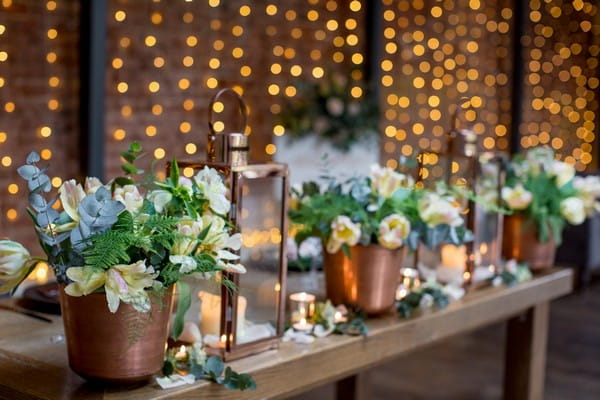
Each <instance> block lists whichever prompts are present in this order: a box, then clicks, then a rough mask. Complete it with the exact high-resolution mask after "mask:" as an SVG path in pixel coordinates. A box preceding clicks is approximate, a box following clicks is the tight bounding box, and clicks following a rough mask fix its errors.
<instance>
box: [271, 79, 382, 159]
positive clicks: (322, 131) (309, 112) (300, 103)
mask: <svg viewBox="0 0 600 400" xmlns="http://www.w3.org/2000/svg"><path fill="white" fill-rule="evenodd" d="M351 86H352V88H354V87H356V88H358V89H359V90H360V91H361V92H362V93H363V95H362V96H360V97H359V98H356V97H354V96H353V95H352V88H351ZM361 86H364V85H361V83H360V82H355V81H352V82H349V81H348V79H347V77H346V76H342V75H336V74H331V75H329V76H328V77H326V78H324V79H321V80H320V81H319V82H317V83H308V82H306V83H304V84H300V85H299V86H298V95H297V96H295V97H294V99H292V100H290V101H289V102H288V103H287V105H286V107H284V108H283V110H282V112H281V114H280V115H279V118H278V121H277V123H278V124H281V125H283V126H284V128H285V129H286V131H287V132H288V133H289V134H290V136H291V137H292V138H302V137H305V136H307V135H309V134H316V135H317V136H319V137H320V138H322V139H326V140H329V141H331V142H332V144H333V146H334V147H336V148H338V149H340V150H342V151H348V150H349V149H350V148H351V147H352V146H353V145H354V144H355V143H357V142H359V141H360V140H362V139H365V138H367V137H370V136H373V135H376V134H377V132H378V131H379V128H378V125H379V108H378V105H377V102H376V101H374V100H373V99H371V98H369V96H367V95H366V90H365V88H364V87H361ZM354 90H356V89H354Z"/></svg>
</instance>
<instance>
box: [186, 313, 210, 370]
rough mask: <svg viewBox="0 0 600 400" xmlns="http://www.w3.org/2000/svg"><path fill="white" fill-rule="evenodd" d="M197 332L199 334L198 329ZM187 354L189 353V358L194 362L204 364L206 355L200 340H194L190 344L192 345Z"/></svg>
mask: <svg viewBox="0 0 600 400" xmlns="http://www.w3.org/2000/svg"><path fill="white" fill-rule="evenodd" d="M186 324H187V322H186ZM194 326H196V327H197V325H194ZM198 334H200V331H198ZM188 354H189V356H190V358H191V360H192V361H193V362H194V363H195V364H197V365H204V364H205V363H206V359H207V356H206V352H205V351H204V349H203V348H202V340H199V341H198V342H194V344H192V347H191V348H190V350H189V351H188Z"/></svg>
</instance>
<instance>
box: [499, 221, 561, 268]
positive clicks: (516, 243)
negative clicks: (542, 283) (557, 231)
mask: <svg viewBox="0 0 600 400" xmlns="http://www.w3.org/2000/svg"><path fill="white" fill-rule="evenodd" d="M549 231H550V239H549V240H548V241H547V242H545V243H542V242H540V240H539V235H538V229H537V227H536V226H535V223H533V222H527V221H526V220H525V218H524V217H523V216H522V215H518V214H517V215H509V216H506V217H505V218H504V233H503V237H502V256H503V257H504V259H507V260H509V259H516V260H517V261H518V262H523V263H527V264H528V265H529V268H531V269H532V270H540V269H544V268H549V267H551V266H552V265H554V256H555V255H556V242H555V241H554V237H553V235H552V230H550V229H549Z"/></svg>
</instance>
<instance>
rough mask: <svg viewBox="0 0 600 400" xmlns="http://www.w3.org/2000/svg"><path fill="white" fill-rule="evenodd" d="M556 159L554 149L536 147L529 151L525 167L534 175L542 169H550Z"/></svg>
mask: <svg viewBox="0 0 600 400" xmlns="http://www.w3.org/2000/svg"><path fill="white" fill-rule="evenodd" d="M553 161H554V151H553V150H552V149H551V148H549V147H536V148H533V149H531V150H529V151H528V152H527V155H526V156H525V163H524V164H523V167H524V168H525V169H527V170H528V172H529V173H531V174H533V175H537V174H539V173H540V172H541V171H542V169H543V170H546V171H547V170H548V169H549V168H550V167H551V164H552V162H553Z"/></svg>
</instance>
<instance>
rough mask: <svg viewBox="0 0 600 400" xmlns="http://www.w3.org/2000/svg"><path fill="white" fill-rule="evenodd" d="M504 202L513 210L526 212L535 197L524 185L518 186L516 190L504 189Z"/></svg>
mask: <svg viewBox="0 0 600 400" xmlns="http://www.w3.org/2000/svg"><path fill="white" fill-rule="evenodd" d="M502 200H504V201H505V202H506V204H507V205H508V206H509V207H510V208H511V209H513V210H524V209H526V208H527V207H528V206H529V204H531V201H532V200H533V195H532V194H531V192H530V191H528V190H527V189H525V188H524V187H523V185H521V184H518V185H516V186H515V187H514V188H510V187H503V188H502Z"/></svg>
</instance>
